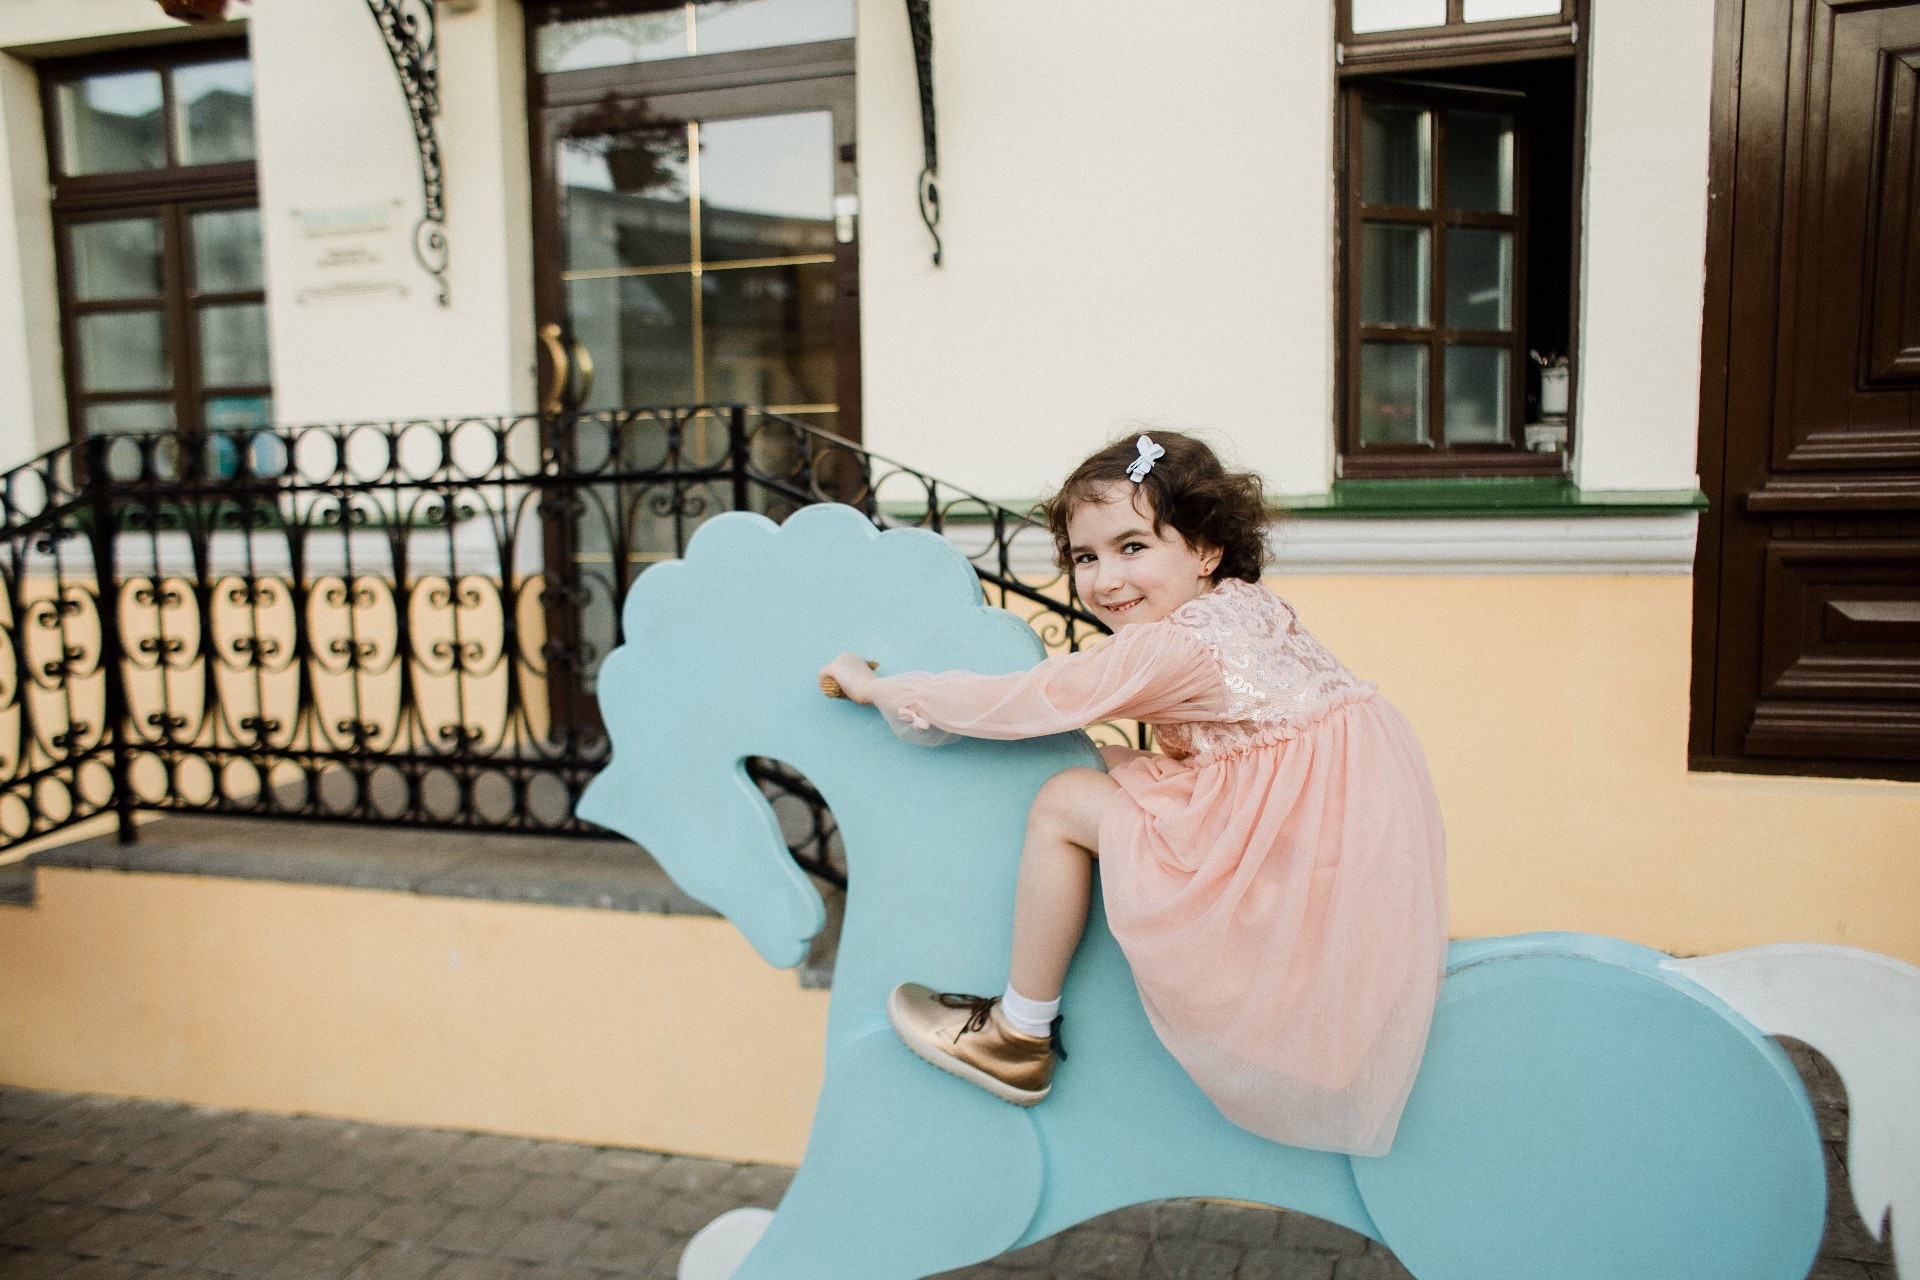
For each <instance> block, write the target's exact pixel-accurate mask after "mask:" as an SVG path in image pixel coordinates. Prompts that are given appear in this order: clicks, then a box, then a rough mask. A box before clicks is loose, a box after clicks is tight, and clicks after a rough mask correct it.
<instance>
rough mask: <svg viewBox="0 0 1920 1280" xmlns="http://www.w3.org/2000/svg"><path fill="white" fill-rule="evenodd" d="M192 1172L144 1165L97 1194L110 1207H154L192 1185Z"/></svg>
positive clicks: (100, 1200)
mask: <svg viewBox="0 0 1920 1280" xmlns="http://www.w3.org/2000/svg"><path fill="white" fill-rule="evenodd" d="M193 1183H194V1179H193V1177H192V1176H191V1175H189V1174H185V1173H179V1172H176V1171H173V1170H160V1169H140V1170H136V1171H135V1172H133V1173H130V1174H128V1175H127V1176H126V1177H124V1178H122V1179H121V1180H120V1181H118V1182H116V1183H114V1184H113V1185H112V1186H111V1187H109V1188H107V1189H106V1190H105V1191H103V1192H101V1193H100V1194H99V1195H97V1196H95V1197H94V1198H93V1202H94V1203H95V1204H99V1205H105V1206H106V1207H107V1208H109V1209H150V1208H152V1207H153V1206H155V1205H157V1204H161V1203H164V1202H165V1201H168V1200H171V1199H173V1198H174V1197H175V1196H177V1195H179V1194H180V1193H181V1192H182V1191H185V1190H186V1189H187V1188H188V1187H190V1186H192V1185H193Z"/></svg>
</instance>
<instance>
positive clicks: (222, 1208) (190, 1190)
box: [159, 1174, 254, 1218]
mask: <svg viewBox="0 0 1920 1280" xmlns="http://www.w3.org/2000/svg"><path fill="white" fill-rule="evenodd" d="M187 1176H189V1177H191V1176H192V1175H191V1174H188V1175H187ZM253 1190H254V1184H253V1183H251V1182H242V1181H240V1180H239V1179H238V1178H201V1179H198V1180H197V1181H194V1182H192V1183H190V1184H188V1185H187V1186H186V1187H185V1188H184V1189H183V1190H182V1191H181V1192H180V1194H179V1195H177V1196H175V1197H174V1198H173V1199H171V1200H168V1201H166V1202H165V1203H163V1204H161V1205H160V1206H159V1210H160V1212H161V1213H171V1214H174V1215H176V1216H178V1217H182V1218H218V1217H221V1216H222V1215H224V1214H225V1213H226V1212H227V1210H229V1209H231V1208H233V1206H235V1205H237V1204H239V1203H240V1202H241V1201H242V1200H245V1199H246V1198H247V1197H248V1196H249V1195H252V1194H253Z"/></svg>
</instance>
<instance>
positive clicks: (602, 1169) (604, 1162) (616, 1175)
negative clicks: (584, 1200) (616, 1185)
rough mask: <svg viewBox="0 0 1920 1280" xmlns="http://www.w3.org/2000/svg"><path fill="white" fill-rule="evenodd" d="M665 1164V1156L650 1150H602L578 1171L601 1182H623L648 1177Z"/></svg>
mask: <svg viewBox="0 0 1920 1280" xmlns="http://www.w3.org/2000/svg"><path fill="white" fill-rule="evenodd" d="M666 1166H667V1157H665V1156H663V1155H657V1154H655V1153H654V1152H651V1151H602V1152H600V1153H599V1154H597V1155H595V1156H594V1157H593V1159H591V1160H589V1161H588V1162H587V1167H586V1168H585V1169H582V1170H581V1171H580V1172H581V1176H583V1177H587V1178H594V1179H597V1180H599V1181H601V1182H625V1181H629V1180H632V1179H638V1178H646V1177H650V1176H652V1175H653V1174H655V1173H657V1172H659V1171H660V1170H661V1169H664V1168H666Z"/></svg>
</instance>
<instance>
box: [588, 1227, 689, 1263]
mask: <svg viewBox="0 0 1920 1280" xmlns="http://www.w3.org/2000/svg"><path fill="white" fill-rule="evenodd" d="M673 1244H674V1239H673V1237H672V1236H670V1235H668V1234H667V1233H666V1232H664V1231H661V1230H659V1229H658V1228H656V1227H643V1226H625V1227H608V1228H606V1229H604V1230H602V1231H600V1232H598V1233H596V1234H595V1235H594V1237H593V1238H592V1239H591V1240H589V1241H587V1243H586V1244H585V1245H584V1246H582V1247H581V1250H580V1252H579V1253H578V1254H576V1255H574V1262H575V1263H577V1264H579V1265H582V1266H589V1267H594V1268H597V1269H600V1270H604V1271H620V1272H625V1273H628V1274H637V1273H639V1272H643V1271H645V1270H646V1269H647V1268H648V1267H651V1266H652V1265H653V1260H654V1259H655V1258H658V1257H659V1256H660V1255H661V1254H662V1253H664V1252H666V1251H667V1250H668V1249H670V1248H672V1247H673Z"/></svg>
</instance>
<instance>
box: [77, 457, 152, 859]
mask: <svg viewBox="0 0 1920 1280" xmlns="http://www.w3.org/2000/svg"><path fill="white" fill-rule="evenodd" d="M86 443H87V453H86V460H87V495H88V498H89V500H90V509H91V511H92V514H93V521H92V523H93V528H92V530H91V541H92V544H93V547H92V550H93V581H94V602H95V608H96V609H97V611H98V615H99V618H100V670H101V674H102V675H104V676H105V677H106V697H105V699H104V701H105V704H106V705H105V714H106V720H107V723H106V726H105V727H106V731H107V734H108V737H109V740H110V741H111V742H112V744H113V808H114V812H115V813H116V814H117V815H118V816H119V820H120V843H121V844H132V843H133V842H134V841H135V840H136V839H137V838H138V832H137V830H136V828H135V827H134V823H133V807H134V806H133V787H132V784H131V780H130V779H129V777H128V773H129V767H128V766H129V762H128V759H127V715H128V711H127V687H126V667H125V659H126V650H125V645H124V642H123V641H122V640H121V636H120V589H119V581H118V579H119V574H118V572H117V570H116V568H115V549H114V531H115V530H114V526H115V520H114V511H113V490H112V487H111V486H112V480H111V479H110V477H109V476H108V475H107V447H108V446H109V445H110V444H112V443H113V441H112V440H111V438H108V437H102V436H94V437H90V438H89V439H88V440H87V442H86ZM143 468H144V462H143Z"/></svg>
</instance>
